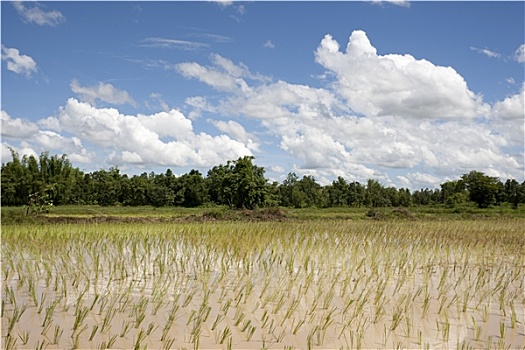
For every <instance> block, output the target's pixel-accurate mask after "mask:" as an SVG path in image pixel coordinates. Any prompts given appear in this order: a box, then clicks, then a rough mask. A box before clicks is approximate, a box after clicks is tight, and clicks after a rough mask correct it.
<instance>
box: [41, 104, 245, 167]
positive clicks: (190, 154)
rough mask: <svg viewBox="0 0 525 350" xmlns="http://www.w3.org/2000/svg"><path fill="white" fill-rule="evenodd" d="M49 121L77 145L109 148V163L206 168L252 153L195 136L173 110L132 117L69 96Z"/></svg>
mask: <svg viewBox="0 0 525 350" xmlns="http://www.w3.org/2000/svg"><path fill="white" fill-rule="evenodd" d="M54 118H55V119H56V120H55V121H52V120H50V118H47V119H46V120H47V121H46V123H47V124H51V125H55V124H57V123H58V124H59V125H60V129H61V130H63V131H64V132H68V133H70V134H72V135H74V136H75V137H77V138H78V139H80V140H82V141H83V142H88V143H90V144H92V145H94V146H95V147H97V148H102V149H105V150H111V151H112V152H113V153H112V155H111V156H110V158H109V159H110V161H112V162H114V163H115V164H119V162H123V163H126V162H133V163H142V164H153V165H167V166H199V167H206V166H212V165H217V164H220V163H223V162H224V161H225V160H230V159H237V158H239V157H241V156H244V155H252V153H251V151H250V150H249V149H248V147H247V146H246V145H244V144H243V143H242V142H239V141H236V140H233V139H231V138H230V137H228V136H226V135H219V136H211V135H209V134H206V133H204V132H200V133H195V132H194V131H193V126H192V122H191V120H189V119H187V118H186V117H185V116H184V115H183V114H182V113H181V112H179V111H177V110H170V111H168V112H160V113H156V114H151V115H142V114H139V115H137V116H132V115H124V114H121V113H120V112H119V111H118V110H117V109H115V108H97V107H95V106H93V105H91V104H88V103H84V102H81V101H78V100H76V99H72V98H71V99H69V100H68V101H67V103H66V105H65V106H64V107H61V108H60V110H59V113H58V115H57V116H56V117H54Z"/></svg>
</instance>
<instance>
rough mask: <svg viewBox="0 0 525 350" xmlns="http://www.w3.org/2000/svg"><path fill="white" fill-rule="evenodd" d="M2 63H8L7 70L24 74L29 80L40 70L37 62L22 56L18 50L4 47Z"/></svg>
mask: <svg viewBox="0 0 525 350" xmlns="http://www.w3.org/2000/svg"><path fill="white" fill-rule="evenodd" d="M2 61H7V69H8V70H10V71H11V72H15V73H17V74H23V75H25V76H26V77H27V78H29V77H31V74H33V73H36V71H37V70H38V68H37V65H36V62H35V60H34V59H33V58H31V57H30V56H27V55H21V54H20V51H19V50H18V49H14V48H8V47H5V46H4V45H2Z"/></svg>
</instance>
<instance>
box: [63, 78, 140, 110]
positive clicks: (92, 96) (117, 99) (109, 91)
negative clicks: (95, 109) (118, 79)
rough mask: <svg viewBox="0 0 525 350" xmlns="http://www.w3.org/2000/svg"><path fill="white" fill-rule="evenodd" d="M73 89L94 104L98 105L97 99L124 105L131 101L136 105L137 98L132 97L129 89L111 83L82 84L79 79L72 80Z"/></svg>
mask: <svg viewBox="0 0 525 350" xmlns="http://www.w3.org/2000/svg"><path fill="white" fill-rule="evenodd" d="M69 87H70V88H71V91H73V92H74V93H76V94H78V95H79V97H80V98H81V99H82V100H83V101H85V102H88V103H90V104H92V105H96V101H97V100H99V101H102V102H107V103H111V104H114V105H123V104H126V103H129V104H130V105H132V106H136V102H135V100H133V98H131V96H130V95H129V94H128V92H127V91H122V90H119V89H117V88H116V87H114V86H113V85H111V84H105V83H102V82H99V83H98V85H95V86H80V84H79V83H78V81H77V80H75V79H74V80H72V81H71V83H70V84H69Z"/></svg>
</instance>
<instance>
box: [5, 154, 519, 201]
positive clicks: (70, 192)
mask: <svg viewBox="0 0 525 350" xmlns="http://www.w3.org/2000/svg"><path fill="white" fill-rule="evenodd" d="M11 154H12V160H11V161H9V162H7V163H5V164H4V163H3V164H2V169H1V180H2V186H1V195H2V198H1V200H2V206H24V205H25V206H44V205H68V204H74V205H82V204H95V205H97V204H98V205H102V206H112V205H124V206H143V205H152V206H156V207H161V206H183V207H198V206H202V205H207V204H216V205H225V206H228V207H231V208H237V209H241V208H242V209H254V208H260V207H269V206H284V207H293V208H305V207H322V208H325V207H388V206H393V207H410V206H421V205H433V204H443V205H447V206H451V207H453V206H456V205H460V204H463V203H467V202H469V201H471V202H474V203H476V204H477V206H478V207H479V208H486V207H489V206H493V205H500V204H502V203H510V204H511V206H512V207H513V208H517V207H518V205H519V204H524V203H525V181H524V182H522V183H521V184H520V183H519V182H518V181H516V180H515V179H507V180H506V181H505V182H502V181H501V180H500V179H499V178H497V177H491V176H487V175H485V174H484V173H482V172H479V171H471V172H470V173H468V174H464V175H463V176H461V178H460V179H457V180H453V181H447V182H444V183H442V184H441V185H440V188H436V189H428V188H426V189H421V190H416V191H414V192H411V191H410V190H408V189H406V188H400V189H397V188H395V187H385V186H384V185H382V184H381V183H380V182H378V181H377V180H373V179H369V180H368V181H367V182H366V184H362V183H359V182H356V181H354V182H349V181H346V180H345V179H344V178H343V177H338V178H337V179H336V180H334V181H333V182H332V183H331V184H329V185H326V186H321V185H320V184H319V183H317V181H316V180H315V178H314V177H312V176H309V175H305V176H303V177H302V178H299V177H298V176H297V175H296V174H295V173H289V174H288V176H287V177H286V179H285V180H284V181H283V182H282V183H278V182H269V181H268V179H266V178H265V176H264V174H265V170H264V168H263V167H259V166H257V165H255V164H253V160H254V157H251V156H246V157H241V158H239V159H237V160H231V161H228V162H227V163H226V164H221V165H217V166H214V167H213V168H211V169H210V170H209V171H208V172H207V174H206V176H204V175H203V174H202V173H201V172H199V171H198V170H191V171H190V172H189V173H187V174H184V175H182V176H176V175H174V174H173V172H172V171H171V169H167V170H166V172H165V173H159V174H155V173H154V172H151V173H149V174H148V173H146V172H144V173H142V174H141V175H134V176H128V175H126V174H122V173H121V172H120V170H119V169H118V167H111V168H110V169H109V170H104V169H102V170H98V171H94V172H91V173H84V172H82V171H81V170H79V169H78V168H75V167H73V166H72V164H71V163H70V162H69V160H68V159H67V156H66V155H62V156H58V155H53V156H50V155H49V153H48V152H44V153H42V154H41V155H40V156H39V157H38V158H37V157H35V156H32V155H30V156H27V155H24V156H23V157H22V158H20V157H19V155H18V154H17V153H16V152H15V151H14V150H11Z"/></svg>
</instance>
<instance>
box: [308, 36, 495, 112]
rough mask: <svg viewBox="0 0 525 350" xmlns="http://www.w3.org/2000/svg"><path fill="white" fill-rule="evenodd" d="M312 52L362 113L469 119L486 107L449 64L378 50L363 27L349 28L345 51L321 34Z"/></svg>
mask: <svg viewBox="0 0 525 350" xmlns="http://www.w3.org/2000/svg"><path fill="white" fill-rule="evenodd" d="M315 55H316V61H317V62H318V63H319V64H321V65H322V66H323V67H325V68H326V69H327V70H328V71H329V73H330V74H332V75H333V76H334V78H335V81H334V83H333V87H334V89H335V90H336V91H337V93H338V94H340V96H341V97H342V98H344V99H345V100H346V101H347V103H348V105H349V106H350V107H351V108H352V109H353V110H354V111H355V112H357V113H361V114H364V115H366V116H370V117H373V116H384V115H398V116H403V117H414V118H419V119H427V118H430V119H434V118H472V117H475V116H478V115H484V114H486V113H487V111H488V107H487V106H486V105H485V104H483V103H482V101H481V97H479V96H476V95H475V94H474V93H473V92H471V91H470V90H469V89H468V87H467V84H466V82H465V80H464V79H463V77H461V76H460V75H459V74H458V73H457V72H456V71H455V70H454V69H453V68H451V67H441V66H436V65H434V64H432V63H431V62H429V61H427V60H416V59H415V58H414V57H413V56H411V55H398V54H390V55H384V56H381V55H378V54H377V50H376V48H375V47H373V46H372V44H371V43H370V41H369V39H368V37H367V35H366V33H365V32H363V31H359V30H358V31H354V32H353V33H352V35H351V36H350V39H349V42H348V45H347V47H346V52H344V53H343V52H340V51H339V43H337V41H335V40H334V39H333V38H332V37H331V36H330V35H326V36H325V37H324V39H323V40H322V41H321V45H320V46H319V47H318V48H317V51H316V53H315Z"/></svg>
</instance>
